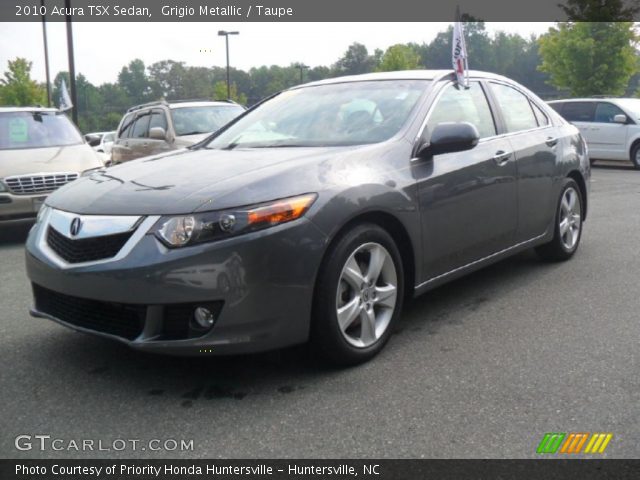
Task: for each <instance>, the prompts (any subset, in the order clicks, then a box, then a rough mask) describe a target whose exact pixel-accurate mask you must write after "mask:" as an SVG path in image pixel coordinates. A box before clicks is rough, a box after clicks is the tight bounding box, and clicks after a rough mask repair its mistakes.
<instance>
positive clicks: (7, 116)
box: [0, 112, 83, 150]
mask: <svg viewBox="0 0 640 480" xmlns="http://www.w3.org/2000/svg"><path fill="white" fill-rule="evenodd" d="M81 143H83V139H82V136H81V135H80V132H78V130H77V129H76V128H75V127H74V126H73V124H72V123H71V121H70V120H69V119H68V118H67V117H66V116H65V115H64V114H62V113H60V112H1V113H0V150H11V149H19V148H44V147H62V146H67V145H79V144H81Z"/></svg>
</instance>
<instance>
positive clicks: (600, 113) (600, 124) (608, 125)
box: [589, 102, 629, 160]
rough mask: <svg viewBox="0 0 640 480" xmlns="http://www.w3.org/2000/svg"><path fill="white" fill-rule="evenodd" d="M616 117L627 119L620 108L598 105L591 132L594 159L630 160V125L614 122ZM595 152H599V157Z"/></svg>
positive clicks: (609, 103) (604, 104) (604, 103)
mask: <svg viewBox="0 0 640 480" xmlns="http://www.w3.org/2000/svg"><path fill="white" fill-rule="evenodd" d="M616 115H624V116H625V117H627V115H626V113H624V112H623V111H622V109H621V108H620V107H618V106H617V105H614V104H613V103H611V102H598V103H597V104H596V110H595V115H594V120H593V124H592V125H591V129H590V132H589V142H590V143H589V146H590V148H591V149H592V150H591V155H592V156H594V158H600V159H603V160H628V159H629V152H627V134H628V132H629V125H628V123H624V124H622V123H616V122H614V117H615V116H616ZM594 152H598V156H597V157H596V156H595V155H594Z"/></svg>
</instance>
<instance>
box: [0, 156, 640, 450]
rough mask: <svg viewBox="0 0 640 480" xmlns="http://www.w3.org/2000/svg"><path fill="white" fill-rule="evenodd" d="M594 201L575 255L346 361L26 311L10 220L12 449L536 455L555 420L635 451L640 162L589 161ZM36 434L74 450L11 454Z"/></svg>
mask: <svg viewBox="0 0 640 480" xmlns="http://www.w3.org/2000/svg"><path fill="white" fill-rule="evenodd" d="M590 200H591V202H590V208H589V217H588V219H587V223H586V225H585V230H584V235H583V238H582V244H581V246H580V249H579V251H578V253H577V254H576V255H575V256H574V258H573V259H572V260H571V261H569V262H566V263H562V264H552V263H542V262H540V261H539V260H538V259H537V258H536V256H535V255H534V254H533V253H532V252H525V253H523V254H520V255H518V256H516V257H513V258H511V259H508V260H505V261H502V262H500V263H498V264H496V265H493V266H491V267H489V268H486V269H484V270H482V271H480V272H477V273H474V274H472V275H470V276H467V277H466V278H463V279H461V280H458V281H455V282H453V283H450V284H448V285H446V286H443V287H441V288H439V289H437V290H434V291H433V292H430V293H428V294H427V295H425V296H422V297H420V298H418V299H417V300H415V301H413V302H411V303H410V304H409V305H408V306H407V308H406V311H405V313H404V315H403V318H402V321H401V322H400V325H399V326H398V329H397V331H396V332H395V334H394V336H393V337H392V339H391V342H390V343H389V344H388V345H387V348H386V349H385V350H384V351H383V352H382V353H381V355H379V356H378V357H377V358H375V359H374V360H373V361H371V362H369V363H367V364H365V365H362V366H359V367H355V368H350V369H342V370H340V369H328V368H325V367H323V366H321V365H319V364H317V363H316V362H314V361H313V359H309V358H308V357H307V355H306V354H305V351H304V348H293V349H288V350H285V351H280V352H273V353H268V354H261V355H253V356H242V357H226V358H175V357H164V356H159V355H150V354H143V353H139V352H135V351H131V350H129V349H127V348H126V347H125V346H123V345H120V344H118V343H114V342H110V341H108V340H104V339H100V338H95V337H92V336H89V335H83V334H80V333H75V332H72V331H71V330H68V329H66V328H64V327H62V326H59V325H57V324H54V323H53V322H50V321H47V320H42V319H35V318H31V317H30V316H29V315H28V312H27V310H28V307H29V304H30V301H31V296H30V288H29V283H28V281H27V278H26V276H25V270H24V249H23V245H22V244H23V241H24V239H25V237H26V233H27V231H28V228H29V226H28V225H24V224H23V225H18V226H13V227H11V228H6V227H5V228H1V229H0V268H1V269H0V432H1V434H0V457H3V458H45V457H56V458H94V457H114V458H136V457H143V458H169V457H174V458H190V457H192V458H196V457H198V458H199V457H202V458H217V457H231V458H255V457H258V458H274V457H289V458H291V457H297V458H303V457H311V458H317V457H319V458H359V457H365V458H452V457H462V458H505V457H506V458H510V457H517V458H531V457H535V456H536V453H535V450H536V447H537V446H538V443H539V442H540V440H541V439H542V437H543V435H544V434H545V433H546V432H611V433H612V434H613V438H612V440H611V442H610V444H609V446H608V448H607V450H606V452H605V453H604V454H603V455H600V457H608V458H638V457H640V423H639V419H640V375H639V367H640V293H639V289H638V286H639V285H640V276H639V272H640V248H639V246H638V245H639V243H640V208H639V207H640V172H637V171H634V170H632V169H627V168H624V167H599V168H594V171H593V183H592V192H591V199H590ZM41 434H42V435H50V436H51V438H52V439H55V438H58V439H60V440H61V442H58V443H57V447H59V448H64V449H63V450H61V451H55V450H52V449H51V448H48V449H47V450H45V451H40V450H39V449H38V448H36V447H37V446H38V445H37V442H33V448H32V449H31V450H26V451H20V450H17V449H16V447H15V437H17V436H19V435H31V436H34V435H41ZM32 438H33V437H32ZM86 439H89V440H94V441H95V442H96V446H95V448H97V442H98V441H101V442H102V444H101V448H103V449H104V448H112V450H111V451H104V450H103V451H97V450H94V451H85V452H82V451H81V452H78V451H76V450H74V448H73V442H72V441H75V442H82V440H86ZM118 439H121V440H137V439H140V440H141V443H139V444H137V446H138V447H139V448H145V445H149V444H148V443H146V442H147V441H148V440H151V439H157V440H167V439H169V440H177V441H178V442H179V441H180V440H185V441H187V444H188V442H189V441H190V440H193V450H188V451H179V450H173V451H166V450H165V451H150V450H149V448H146V449H145V450H141V449H139V450H136V451H132V450H131V448H129V447H127V448H126V449H125V450H124V451H115V450H113V447H116V448H119V447H120V446H121V443H118V442H115V443H114V440H118ZM22 445H23V447H24V443H23V444H22ZM69 445H71V447H69ZM128 445H131V443H128ZM155 445H156V446H157V445H158V444H155ZM160 445H161V444H160ZM172 446H173V443H171V442H169V447H170V448H171V447H172ZM49 447H51V445H49ZM69 448H71V449H69Z"/></svg>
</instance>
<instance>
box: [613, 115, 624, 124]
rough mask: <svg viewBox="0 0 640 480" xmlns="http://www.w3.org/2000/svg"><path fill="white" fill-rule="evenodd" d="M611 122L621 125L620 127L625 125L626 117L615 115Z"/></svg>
mask: <svg viewBox="0 0 640 480" xmlns="http://www.w3.org/2000/svg"><path fill="white" fill-rule="evenodd" d="M613 122H614V123H621V124H622V125H626V124H627V116H626V115H624V114H622V113H620V114H618V115H616V116H615V117H613Z"/></svg>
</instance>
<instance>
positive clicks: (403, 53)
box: [377, 44, 420, 72]
mask: <svg viewBox="0 0 640 480" xmlns="http://www.w3.org/2000/svg"><path fill="white" fill-rule="evenodd" d="M419 65H420V55H418V53H417V52H416V51H415V50H414V49H413V48H411V47H410V46H409V45H401V44H398V45H393V46H391V47H389V48H387V51H386V52H384V55H383V56H382V59H381V60H380V65H378V69H377V70H378V71H379V72H392V71H396V70H415V69H416V68H418V67H419Z"/></svg>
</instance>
